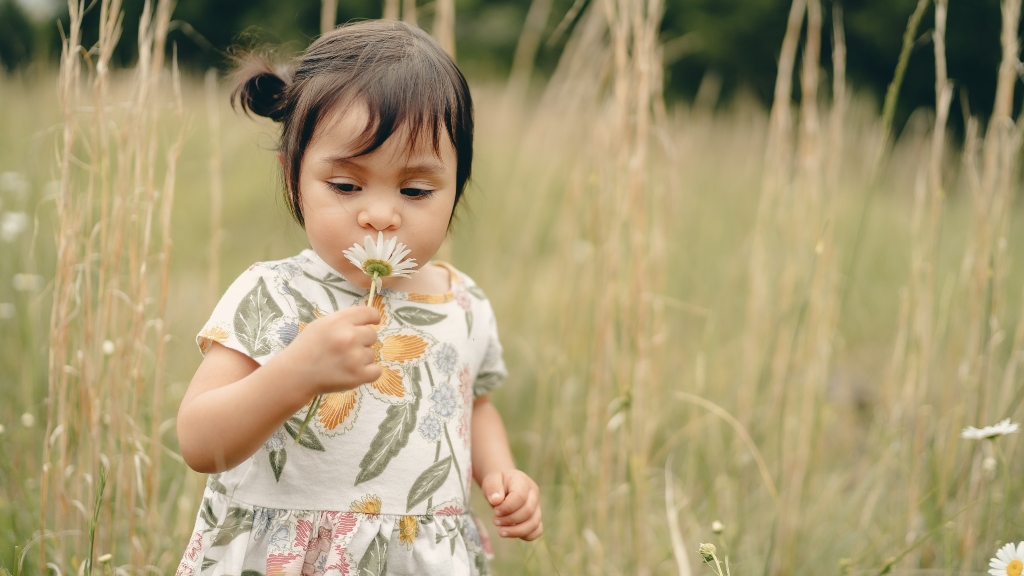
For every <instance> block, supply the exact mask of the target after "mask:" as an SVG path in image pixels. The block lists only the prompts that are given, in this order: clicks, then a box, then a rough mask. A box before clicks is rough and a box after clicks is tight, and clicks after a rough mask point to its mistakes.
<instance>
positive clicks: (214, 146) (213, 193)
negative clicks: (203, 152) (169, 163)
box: [204, 68, 224, 310]
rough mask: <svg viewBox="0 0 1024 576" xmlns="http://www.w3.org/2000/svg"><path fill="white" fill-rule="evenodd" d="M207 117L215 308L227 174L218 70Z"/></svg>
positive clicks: (210, 82)
mask: <svg viewBox="0 0 1024 576" xmlns="http://www.w3.org/2000/svg"><path fill="white" fill-rule="evenodd" d="M204 88H205V96H206V118H207V123H208V125H209V134H210V162H209V167H210V240H209V246H210V251H209V269H208V271H207V276H206V304H207V305H206V308H205V309H206V310H213V307H214V305H216V304H217V298H218V297H219V293H218V289H219V287H220V248H221V243H222V242H223V241H224V228H223V226H222V225H221V222H222V220H223V218H224V215H223V212H224V176H223V160H222V157H221V128H220V106H219V103H220V102H221V101H222V100H221V94H220V92H219V91H218V89H217V71H216V70H214V69H213V68H211V69H210V70H207V72H206V77H205V80H204Z"/></svg>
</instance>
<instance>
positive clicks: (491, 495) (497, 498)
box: [480, 472, 505, 512]
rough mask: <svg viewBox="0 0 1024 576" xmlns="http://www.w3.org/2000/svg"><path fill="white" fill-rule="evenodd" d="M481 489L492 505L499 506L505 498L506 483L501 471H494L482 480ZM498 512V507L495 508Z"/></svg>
mask: <svg viewBox="0 0 1024 576" xmlns="http://www.w3.org/2000/svg"><path fill="white" fill-rule="evenodd" d="M480 491H481V492H483V493H484V497H485V498H487V502H489V503H490V505H491V506H497V505H499V504H501V503H502V502H503V501H504V500H505V484H504V482H502V478H501V473H500V472H492V473H491V474H488V475H487V476H484V479H483V480H482V481H481V482H480ZM495 512H497V509H495Z"/></svg>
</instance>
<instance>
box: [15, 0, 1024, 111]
mask: <svg viewBox="0 0 1024 576" xmlns="http://www.w3.org/2000/svg"><path fill="white" fill-rule="evenodd" d="M421 4H423V5H422V6H420V7H419V9H418V19H419V24H420V25H421V26H423V27H424V28H426V29H428V30H429V29H430V28H431V24H432V22H433V17H434V3H432V2H421ZM544 4H545V5H546V6H543V7H541V8H542V9H543V11H544V12H545V13H546V14H545V15H546V18H545V21H544V22H543V31H542V35H543V41H542V42H541V43H540V45H539V46H538V49H537V52H536V56H535V66H536V68H535V69H536V71H537V72H538V73H539V74H542V75H544V76H546V75H549V74H550V73H551V72H552V71H553V70H554V68H555V65H556V63H557V62H558V58H559V56H560V54H561V53H562V51H563V49H564V46H565V42H566V41H567V39H568V38H569V35H568V34H567V33H566V32H567V31H568V30H570V29H571V25H572V24H573V23H574V22H575V19H576V18H578V17H579V15H580V14H581V10H580V6H579V5H582V4H584V2H582V0H581V1H579V2H576V4H578V6H575V9H574V2H573V1H572V0H547V1H546V2H545V3H544ZM915 4H916V2H915V1H914V0H889V1H882V0H853V1H850V2H844V3H842V8H843V11H844V13H845V21H844V27H845V33H846V43H847V46H848V59H847V65H846V66H847V76H848V78H849V83H850V85H851V86H853V87H855V88H856V89H857V90H858V92H859V93H861V94H864V95H871V96H872V97H873V98H874V99H876V100H877V101H878V102H879V105H880V103H881V98H882V96H883V95H884V93H885V88H886V86H887V85H888V83H889V82H890V81H891V80H892V76H893V69H894V67H895V64H896V59H897V56H898V55H899V52H900V45H901V41H902V36H903V31H904V28H905V25H906V19H907V17H908V16H909V14H910V13H911V12H912V11H913V9H914V5H915ZM530 6H531V2H530V1H529V0H486V1H485V0H457V1H456V2H455V9H456V10H457V12H458V18H457V19H456V21H455V38H456V44H457V46H458V58H459V65H460V66H461V67H462V68H463V70H464V72H465V73H466V74H467V75H469V76H471V77H472V78H475V79H480V80H484V79H491V80H495V79H501V78H505V77H507V75H508V74H509V72H510V70H511V68H512V63H513V59H514V56H515V52H516V46H517V44H518V41H519V38H520V32H521V31H522V30H523V24H524V22H525V20H526V16H527V13H528V12H529V10H530ZM789 8H790V3H789V2H787V1H785V0H667V1H666V2H665V6H664V16H663V18H662V21H661V24H660V26H659V34H660V36H659V40H660V41H661V42H662V43H663V44H664V52H663V56H662V61H663V64H664V66H665V96H666V98H668V99H669V100H670V101H675V100H681V101H693V99H694V98H695V97H696V96H697V92H698V90H699V89H700V86H701V83H702V81H704V82H705V86H706V89H707V90H710V91H713V92H715V93H716V94H718V93H720V95H721V99H722V100H725V101H728V100H729V99H730V98H731V97H732V96H733V95H735V94H736V93H737V92H745V93H749V95H751V96H752V97H754V98H756V99H757V100H758V101H759V102H761V103H762V104H764V105H768V104H770V103H771V100H772V94H773V90H774V86H775V75H776V74H775V73H776V59H777V57H778V52H779V47H780V46H781V44H782V37H783V35H784V33H785V31H786V28H785V24H786V17H787V14H788V12H789ZM142 9H143V6H142V3H141V2H128V3H125V5H124V14H125V21H126V22H136V21H138V18H139V16H140V15H141V13H142ZM382 13H383V3H382V2H378V1H374V0H358V1H356V0H343V1H341V2H339V3H338V5H337V19H336V21H337V22H339V23H340V22H347V21H349V20H352V19H360V18H379V17H381V16H382ZM99 16H100V15H99V10H98V9H94V10H91V11H89V12H88V13H87V14H86V15H85V19H84V21H83V42H84V44H85V45H90V44H91V43H94V42H95V41H96V35H97V34H98V28H97V26H96V22H97V21H98V20H99ZM320 17H321V6H320V5H318V4H317V3H316V2H304V3H303V2H274V1H271V0H261V1H255V2H233V1H230V0H216V1H212V2H193V1H182V2H178V3H177V5H176V7H175V9H174V14H173V19H174V20H173V21H172V22H171V24H170V29H169V33H168V42H171V43H174V44H176V45H177V50H178V59H179V63H180V65H181V67H182V69H184V70H189V71H192V72H196V71H198V72H204V71H205V70H206V69H207V68H210V67H213V68H216V69H218V70H220V71H222V72H223V71H225V70H227V69H228V68H229V67H230V65H231V60H230V54H231V53H232V52H233V51H234V50H235V49H237V47H239V46H242V47H245V46H248V47H251V46H255V45H262V44H266V43H270V44H274V45H278V46H280V49H281V52H282V53H283V54H292V53H294V52H296V51H298V50H301V49H302V48H303V47H305V46H306V45H308V44H309V42H310V41H311V39H312V38H313V37H315V36H316V35H317V34H318V33H319V31H320ZM823 17H824V20H825V26H826V27H829V26H831V22H830V20H831V18H832V14H831V12H830V11H829V10H826V11H825V13H824V15H823ZM948 17H949V20H950V21H951V22H956V26H951V27H950V29H949V31H948V34H947V38H946V45H947V46H948V48H949V50H948V66H949V76H950V77H951V78H956V80H957V90H956V93H955V94H954V99H955V102H954V104H953V106H954V110H959V109H960V107H961V106H963V107H966V108H967V109H968V110H970V111H971V113H972V114H975V115H979V116H981V117H987V116H988V114H989V113H990V112H991V110H992V98H993V97H994V90H995V85H994V84H993V82H992V78H994V76H995V72H996V68H997V66H998V65H999V57H1000V51H999V42H998V38H999V23H1000V12H999V1H998V0H977V1H975V2H952V3H951V4H950V6H949V16H948ZM55 20H58V21H60V22H61V23H62V25H63V26H64V27H65V28H66V26H67V6H66V5H64V4H63V3H61V2H59V1H58V0H2V1H0V61H2V63H3V66H4V67H5V68H6V69H7V71H8V72H14V71H16V70H22V69H25V68H27V67H30V66H53V65H54V64H55V63H56V61H57V58H58V56H59V54H60V32H59V29H60V25H58V24H56V23H55ZM137 35H138V30H137V29H135V27H133V26H126V27H125V30H124V32H123V34H122V41H121V42H120V43H119V45H118V46H117V48H116V50H115V54H114V57H113V61H114V62H115V63H117V64H118V65H125V64H128V63H130V62H133V61H134V58H135V57H136V53H137V42H136V41H137ZM915 41H916V44H917V46H916V48H917V49H915V50H914V52H913V53H912V55H911V62H912V63H913V64H916V65H912V66H910V67H909V70H908V72H907V79H906V87H905V89H904V93H903V95H902V97H901V98H900V102H899V106H898V112H897V121H896V124H897V125H899V126H902V124H903V123H904V121H905V120H906V118H907V117H908V115H909V114H910V112H912V111H913V110H915V109H917V108H919V107H922V106H925V107H930V106H932V105H933V100H934V94H933V93H932V86H933V84H934V81H935V71H934V67H933V66H929V65H928V63H927V62H926V61H927V60H928V58H929V50H928V49H927V45H928V43H929V36H928V31H927V30H921V31H920V36H919V37H917V38H915ZM829 44H830V43H828V42H826V47H825V50H823V51H822V53H821V65H822V67H823V68H825V69H826V70H827V69H829V68H830V67H831V56H830V48H829ZM961 100H962V101H961ZM715 101H716V102H718V101H719V99H718V98H716V99H715ZM1018 102H1019V97H1018ZM953 122H954V125H957V126H959V127H960V129H961V130H962V127H963V118H962V115H960V114H955V115H954V118H953Z"/></svg>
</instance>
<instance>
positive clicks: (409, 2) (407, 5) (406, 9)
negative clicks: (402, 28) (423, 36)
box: [402, 0, 416, 26]
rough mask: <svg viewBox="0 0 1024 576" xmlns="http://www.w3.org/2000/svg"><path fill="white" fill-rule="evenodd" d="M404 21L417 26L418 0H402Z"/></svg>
mask: <svg viewBox="0 0 1024 576" xmlns="http://www.w3.org/2000/svg"><path fill="white" fill-rule="evenodd" d="M402 21H403V22H408V23H409V24H412V25H413V26H415V25H416V0H402Z"/></svg>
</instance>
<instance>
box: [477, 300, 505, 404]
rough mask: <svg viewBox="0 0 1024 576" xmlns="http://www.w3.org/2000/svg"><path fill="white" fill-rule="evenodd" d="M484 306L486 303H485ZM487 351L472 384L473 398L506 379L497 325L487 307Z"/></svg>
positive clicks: (485, 392)
mask: <svg viewBox="0 0 1024 576" xmlns="http://www.w3.org/2000/svg"><path fill="white" fill-rule="evenodd" d="M485 304H486V302H485ZM486 308H487V312H488V315H487V323H488V324H487V350H486V351H485V352H484V358H483V361H482V362H481V363H480V369H479V370H478V371H477V374H476V380H475V381H474V382H473V397H474V398H477V397H479V396H483V395H484V394H487V393H489V392H491V391H492V390H494V389H495V388H497V387H498V386H500V385H501V384H502V383H503V382H504V381H505V378H506V377H508V370H507V369H506V368H505V359H504V357H503V355H502V349H501V341H500V340H499V339H498V323H497V321H496V320H495V318H494V312H493V311H492V310H491V307H490V305H487V307H486Z"/></svg>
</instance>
